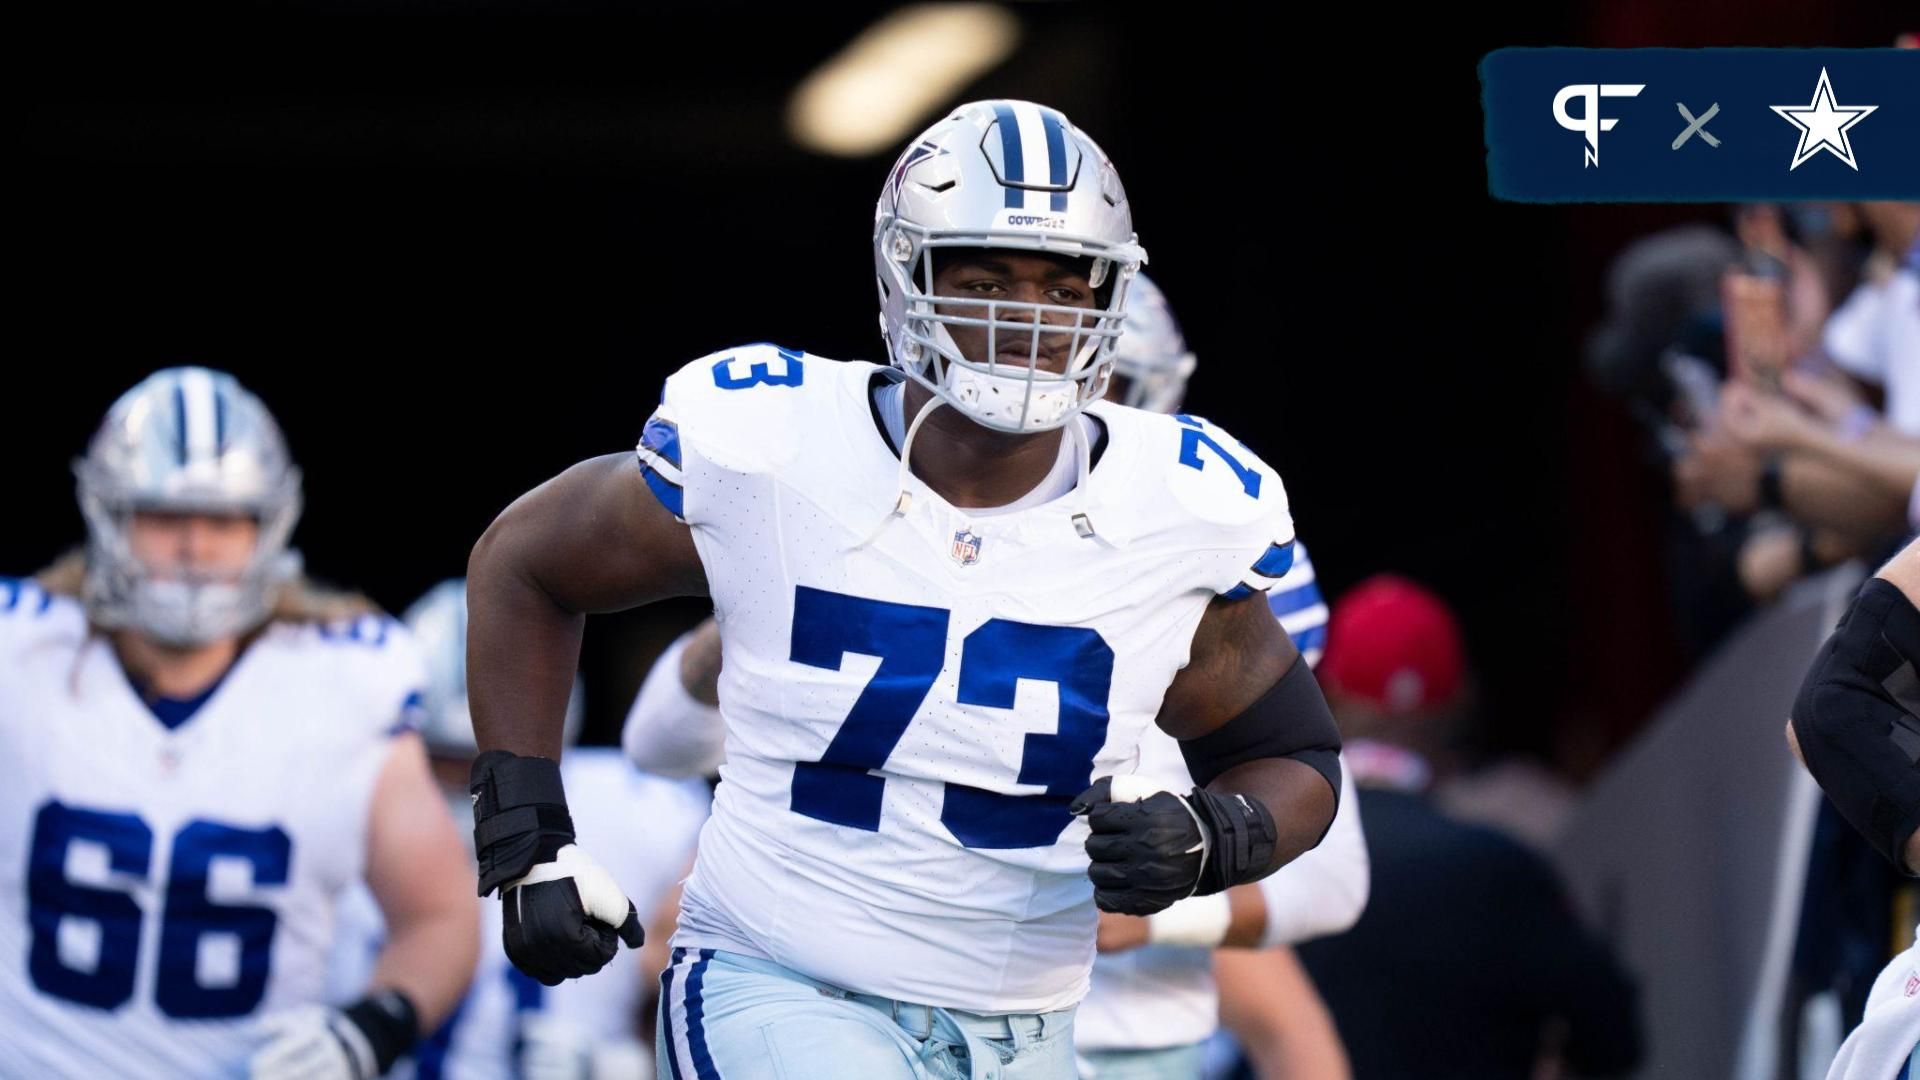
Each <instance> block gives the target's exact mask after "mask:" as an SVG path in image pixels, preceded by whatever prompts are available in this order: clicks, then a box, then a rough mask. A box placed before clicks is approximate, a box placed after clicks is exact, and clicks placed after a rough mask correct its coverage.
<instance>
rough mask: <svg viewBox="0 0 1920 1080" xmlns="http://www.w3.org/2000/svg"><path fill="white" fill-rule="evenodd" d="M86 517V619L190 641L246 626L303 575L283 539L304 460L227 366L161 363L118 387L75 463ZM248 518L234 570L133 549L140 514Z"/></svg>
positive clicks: (296, 509) (182, 643) (160, 638)
mask: <svg viewBox="0 0 1920 1080" xmlns="http://www.w3.org/2000/svg"><path fill="white" fill-rule="evenodd" d="M74 474H75V476H76V478H77V479H78V481H79V491H78V494H79V502H80V512H81V515H82V517H83V518H84V519H85V520H86V524H87V558H86V563H87V572H86V579H85V581H84V583H83V586H82V598H83V599H84V600H85V602H86V605H87V613H88V616H89V618H91V619H92V620H93V622H94V623H95V624H96V625H98V626H101V627H103V628H107V629H123V628H124V629H130V630H135V631H138V632H139V633H141V634H144V635H146V636H147V637H149V638H152V639H153V640H155V641H157V642H161V643H164V644H167V645H171V646H175V647H182V648H190V647H194V646H199V645H204V644H207V643H209V642H212V641H215V640H218V639H220V638H224V637H231V636H234V635H238V634H243V633H246V632H248V631H251V630H253V629H255V628H257V627H258V626H260V625H261V624H262V623H264V622H266V621H267V619H268V618H269V617H270V615H271V613H272V610H273V606H274V604H275V603H276V602H277V601H278V599H279V596H280V591H281V588H282V587H283V586H284V585H285V584H287V583H288V582H290V581H292V580H293V579H295V578H296V577H298V576H299V573H300V565H301V564H300V557H299V555H298V553H296V552H293V551H290V550H289V549H288V547H287V544H288V541H289V540H290V539H291V537H292V534H293V529H294V525H295V524H296V523H297V522H298V521H299V518H300V509H301V489H300V470H299V469H298V468H297V467H295V466H294V465H293V463H292V462H291V460H290V459H289V458H288V456H287V451H286V444H285V441H284V440H283V439H282V437H281V434H280V429H279V426H278V425H277V424H276V423H275V422H274V420H273V417H272V415H271V414H270V413H268V412H267V410H266V407H265V406H264V405H262V404H261V403H260V401H259V399H258V398H255V397H254V396H253V395H252V394H250V393H248V392H247V391H246V390H245V389H244V388H242V387H241V386H240V384H239V383H238V382H237V381H235V380H234V379H233V377H232V376H230V375H226V374H224V373H221V372H215V371H209V370H207V369H205V368H168V369H166V370H163V371H159V372H156V373H154V374H153V375H151V376H149V377H148V378H146V379H145V380H143V381H142V382H141V383H140V384H139V385H138V386H135V387H134V388H133V389H132V390H129V391H127V393H125V394H123V395H122V396H121V398H120V400H119V401H117V402H115V403H114V406H113V408H112V409H110V410H109V411H108V413H107V417H106V419H105V421H103V422H102V424H101V425H100V429H99V430H98V431H97V432H96V433H95V435H94V438H93V440H92V442H91V443H90V444H89V446H88V450H87V454H86V456H85V457H83V458H81V459H80V460H79V461H77V462H75V463H74ZM143 511H145V512H158V513H167V514H187V515H192V514H206V515H217V516H229V517H247V518H251V519H252V520H253V522H254V523H255V526H256V531H255V534H254V546H253V550H252V552H251V554H250V555H249V556H248V558H247V559H246V561H245V562H244V563H243V564H242V565H240V566H239V567H238V568H237V569H233V568H221V570H220V571H219V572H213V571H205V570H201V569H200V568H197V567H192V566H149V565H148V564H147V562H146V561H145V560H144V559H142V558H141V557H140V556H139V555H138V554H137V553H136V551H135V545H134V542H133V530H134V516H135V515H136V514H138V513H141V512H143Z"/></svg>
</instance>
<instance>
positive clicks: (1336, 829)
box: [621, 274, 1367, 1080]
mask: <svg viewBox="0 0 1920 1080" xmlns="http://www.w3.org/2000/svg"><path fill="white" fill-rule="evenodd" d="M1195 366H1196V360H1195V357H1194V355H1193V353H1191V352H1189V351H1188V350H1187V347H1186V341H1185V339H1184V338H1183V336H1182V335H1181V333H1180V328H1179V323H1178V321H1177V320H1176V319H1175V318H1174V315H1173V311H1172V309H1171V308H1170V307H1169V306H1168V304H1167V300H1166V296H1165V295H1164V294H1163V293H1162V292H1161V291H1160V289H1159V288H1158V287H1157V286H1156V285H1154V284H1153V282H1152V281H1151V280H1150V279H1149V278H1148V277H1147V275H1145V274H1141V275H1139V276H1138V277H1136V278H1135V279H1134V283H1133V288H1132V289H1131V290H1130V291H1129V293H1128V296H1127V312H1126V321H1125V322H1124V324H1123V330H1122V332H1121V336H1120V339H1119V341H1118V342H1117V343H1115V345H1114V376H1113V381H1112V384H1111V386H1110V387H1109V389H1108V392H1107V397H1108V398H1109V399H1110V400H1113V401H1119V402H1122V403H1124V404H1126V405H1130V406H1134V407H1137V408H1144V409H1148V410H1151V411H1153V412H1160V413H1173V412H1176V411H1178V410H1179V408H1180V403H1181V401H1182V400H1183V399H1184V398H1185V397H1186V389H1187V381H1188V379H1189V378H1191V376H1192V375H1193V372H1194V368H1195ZM1294 552H1295V554H1294V561H1293V565H1292V567H1290V568H1289V569H1288V570H1287V572H1286V574H1285V575H1284V576H1282V577H1281V579H1280V580H1279V582H1278V583H1277V584H1275V585H1274V587H1273V591H1272V592H1271V593H1270V594H1268V605H1269V607H1271V608H1272V610H1273V611H1274V613H1275V615H1276V616H1277V617H1278V618H1279V619H1280V621H1281V624H1282V626H1283V627H1284V628H1285V629H1286V631H1287V633H1288V635H1289V636H1290V637H1291V638H1292V639H1293V642H1294V644H1295V645H1296V646H1297V647H1298V648H1299V649H1300V652H1301V655H1302V656H1304V657H1305V658H1306V661H1307V663H1309V664H1312V663H1315V662H1317V661H1318V660H1319V656H1320V651H1321V648H1322V646H1323V645H1324V644H1325V639H1326V624H1327V608H1326V604H1325V603H1324V602H1322V599H1321V596H1320V590H1319V586H1318V585H1317V584H1316V583H1315V580H1314V573H1313V563H1312V562H1311V561H1310V560H1309V559H1308V558H1307V553H1306V548H1305V546H1304V545H1303V544H1301V543H1300V542H1299V541H1298V540H1296V541H1295V545H1294ZM720 663H721V653H720V632H719V627H718V625H717V624H716V623H715V622H714V620H713V619H711V618H709V619H707V620H705V621H703V622H702V623H701V624H700V625H699V626H697V627H695V628H694V629H693V630H690V631H688V632H687V633H686V634H683V635H682V636H681V637H680V638H679V639H677V640H676V641H675V642H674V643H673V644H672V645H671V646H669V647H668V649H667V650H666V651H665V652H664V653H663V654H662V655H661V657H660V659H659V660H658V661H656V662H655V663H654V666H653V669H652V670H651V671H650V672H648V674H647V678H646V681H645V682H644V683H642V685H641V690H640V694H639V696H638V697H636V698H635V699H634V705H633V708H632V710H631V712H630V713H629V714H628V716H627V722H626V726H625V728H624V730H623V731H622V734H621V742H622V744H623V746H624V747H625V748H626V751H627V754H628V755H629V757H631V758H632V759H633V761H634V762H635V763H636V764H638V765H639V766H640V767H641V768H642V769H647V770H649V771H656V772H661V773H664V774H668V775H680V776H694V775H714V774H716V773H717V772H718V771H719V768H720V764H721V762H722V761H723V760H724V759H725V752H726V748H725V739H726V723H725V721H724V720H723V719H722V717H721V715H720V709H719V707H718V704H719V678H720ZM1139 772H1140V773H1141V774H1143V775H1145V776H1147V777H1148V778H1150V779H1152V780H1154V781H1155V782H1156V783H1159V784H1161V785H1162V786H1165V787H1168V788H1171V789H1174V790H1179V789H1181V788H1184V787H1189V786H1191V785H1192V782H1193V781H1192V779H1191V777H1190V776H1189V775H1188V773H1187V767H1186V764H1185V763H1184V762H1183V761H1182V760H1181V757H1180V752H1179V743H1178V742H1177V741H1176V740H1174V739H1173V738H1171V737H1169V736H1166V735H1164V734H1162V733H1160V732H1157V731H1151V732H1148V733H1147V734H1146V736H1145V737H1144V738H1143V739H1142V740H1141V761H1140V765H1139ZM1366 859H1367V853H1366V845H1365V842H1364V840H1363V838H1362V836H1361V832H1360V820H1359V812H1358V810H1357V809H1356V805H1355V802H1354V800H1351V799H1348V800H1342V802H1341V805H1340V808H1339V810H1338V811H1337V812H1336V814H1335V817H1334V823H1333V827H1332V829H1331V830H1330V831H1329V832H1328V834H1327V837H1326V839H1325V840H1323V841H1322V842H1321V844H1320V846H1319V847H1317V848H1315V849H1314V850H1312V851H1311V852H1308V853H1307V854H1306V855H1303V856H1301V857H1300V858H1299V859H1297V860H1295V861H1294V862H1293V863H1291V864H1289V865H1288V866H1287V867H1285V868H1284V869H1282V870H1281V871H1280V872H1279V873H1276V874H1274V875H1272V876H1270V877H1268V878H1266V879H1265V880H1263V881H1261V882H1259V883H1257V884H1254V885H1242V886H1237V887H1235V888H1233V889H1230V890H1228V891H1227V892H1226V893H1220V894H1215V895H1213V896H1208V897H1195V898H1193V899H1189V900H1183V901H1181V902H1179V903H1177V904H1175V905H1173V906H1172V907H1170V908H1168V909H1167V910H1165V911H1162V912H1160V913H1158V914H1155V915H1152V916H1149V917H1147V918H1144V919H1143V918H1139V917H1136V916H1132V915H1119V914H1113V913H1110V912H1102V913H1101V915H1100V929H1099V938H1098V945H1099V949H1100V952H1101V954H1102V955H1101V956H1100V957H1099V958H1098V959H1097V960H1096V961H1095V963H1094V968H1093V983H1092V987H1091V989H1090V990H1089V991H1088V994H1087V997H1086V998H1085V999H1084V1000H1083V1001H1082V1002H1081V1004H1080V1011H1079V1014H1078V1015H1077V1016H1076V1018H1075V1023H1074V1041H1075V1044H1076V1046H1077V1047H1078V1048H1079V1050H1080V1052H1081V1057H1082V1061H1081V1075H1082V1076H1083V1077H1086V1078H1089V1080H1092V1078H1096V1077H1097V1078H1102V1080H1105V1078H1122V1080H1125V1078H1135V1077H1142V1078H1160V1077H1165V1078H1176V1077H1185V1078H1191V1077H1195V1076H1198V1075H1199V1074H1200V1068H1201V1057H1202V1052H1203V1049H1204V1047H1203V1044H1204V1042H1205V1040H1206V1039H1207V1037H1208V1036H1209V1035H1211V1034H1212V1033H1213V1031H1214V1030H1215V1027H1216V1023H1217V1020H1218V1017H1219V1016H1220V1015H1221V1014H1222V1013H1223V1012H1225V1013H1226V1014H1227V1015H1229V1016H1232V1017H1234V1018H1235V1019H1236V1020H1237V1021H1238V1022H1239V1029H1238V1030H1237V1031H1236V1034H1239V1035H1241V1036H1242V1042H1243V1043H1244V1044H1246V1045H1247V1046H1248V1049H1249V1051H1250V1052H1252V1053H1253V1054H1254V1055H1255V1057H1256V1060H1258V1061H1259V1063H1260V1064H1261V1065H1262V1066H1263V1067H1265V1069H1266V1071H1267V1073H1268V1074H1270V1075H1276V1076H1285V1075H1302V1076H1304V1075H1313V1074H1311V1073H1307V1072H1305V1071H1302V1070H1303V1069H1304V1068H1305V1066H1301V1065H1298V1062H1300V1061H1301V1060H1302V1059H1305V1060H1308V1061H1312V1062H1314V1063H1315V1064H1316V1065H1319V1064H1320V1063H1324V1062H1325V1061H1327V1060H1328V1059H1329V1056H1331V1058H1332V1059H1333V1060H1336V1061H1339V1060H1342V1055H1341V1053H1340V1048H1339V1044H1338V1041H1337V1038H1335V1037H1334V1036H1333V1031H1332V1027H1331V1025H1325V1026H1323V1027H1321V1028H1308V1029H1306V1030H1302V1029H1301V1027H1300V1023H1301V1021H1303V1020H1310V1019H1311V1018H1312V1017H1313V1016H1314V1015H1315V1012H1314V1010H1315V1009H1316V1008H1317V1009H1319V1013H1320V1015H1322V1016H1324V1012H1325V1010H1324V1008H1323V1007H1320V1006H1319V1005H1318V1002H1317V1000H1316V999H1315V997H1314V994H1313V988H1312V985H1311V984H1310V983H1309V982H1307V981H1306V979H1305V978H1304V977H1292V978H1290V977H1289V975H1290V973H1296V972H1297V965H1295V962H1294V961H1293V960H1292V958H1291V957H1288V956H1283V955H1277V954H1273V953H1247V954H1246V955H1244V956H1236V957H1235V958H1234V959H1232V960H1225V961H1223V962H1225V963H1227V964H1229V965H1231V967H1232V969H1233V970H1232V974H1231V975H1230V977H1229V985H1230V986H1232V987H1234V988H1236V989H1241V990H1244V991H1245V994H1244V996H1243V998H1242V999H1241V1000H1238V1001H1235V1002H1232V1003H1230V1004H1227V1005H1225V1006H1221V1005H1220V1004H1219V1003H1217V1002H1216V999H1215V992H1214V979H1213V971H1212V966H1213V961H1212V958H1211V957H1210V956H1209V954H1208V949H1209V948H1211V947H1213V946H1220V945H1225V946H1231V947H1235V948H1236V949H1248V948H1255V947H1257V948H1260V949H1268V948H1272V947H1275V946H1281V945H1285V944H1287V943H1290V942H1293V941H1299V940H1304V939H1306V938H1310V937H1317V936H1319V935H1322V934H1331V933H1338V932H1339V931H1341V930H1344V929H1346V928H1347V927H1349V926H1351V925H1353V922H1354V920H1355V919H1357V918H1359V917H1360V910H1361V908H1362V907H1363V906H1364V905H1365V903H1366V892H1367V861H1366ZM1290 966H1292V967H1291V972H1290V970H1289V968H1290ZM1303 996H1304V998H1305V1000H1304V1001H1302V1000H1301V998H1302V997H1303ZM1316 1042H1317V1045H1316ZM1289 1060H1292V1061H1294V1062H1295V1063H1296V1067H1295V1068H1293V1069H1291V1070H1289V1069H1288V1061H1289Z"/></svg>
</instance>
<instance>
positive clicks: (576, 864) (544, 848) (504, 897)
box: [471, 750, 646, 986]
mask: <svg viewBox="0 0 1920 1080" xmlns="http://www.w3.org/2000/svg"><path fill="white" fill-rule="evenodd" d="M471 790H472V792H473V800H474V801H473V839H474V850H475V852H476V853H477V854H478V856H479V859H480V895H481V896H485V895H487V894H488V893H490V892H492V891H493V890H494V889H496V888H497V889H499V890H500V900H501V903H502V904H503V905H504V911H503V916H504V918H503V920H502V922H503V925H504V937H505V945H506V950H507V959H509V960H511V961H513V966H515V967H517V968H519V969H520V970H521V971H524V972H526V973H527V974H528V975H531V976H533V977H534V978H535V979H538V980H539V981H540V982H542V983H544V984H545V985H547V986H557V985H559V984H560V983H561V982H562V981H564V980H566V979H573V978H578V977H580V976H582V975H591V974H593V973H594V972H596V971H599V970H600V969H601V968H603V967H605V966H606V965H607V961H609V960H612V959H613V956H614V954H615V953H617V952H618V951H619V950H620V944H619V943H620V941H625V942H626V943H627V945H628V946H629V947H630V948H635V949H637V948H639V947H640V946H641V944H642V943H644V941H645V940H646V935H645V934H644V932H643V931H642V930H641V928H640V916H639V914H638V913H637V912H636V911H635V910H634V906H633V902H632V901H631V900H628V899H627V895H626V893H625V892H623V891H622V890H621V888H620V885H619V883H618V882H616V881H614V880H613V875H612V874H609V873H608V872H607V871H606V869H605V868H604V867H602V866H601V865H600V864H599V863H597V862H594V861H593V859H592V858H591V857H589V856H588V855H587V853H586V852H584V851H581V850H580V849H579V848H578V847H575V846H574V843H573V819H572V817H571V816H570V815H569V814H568V813H567V801H566V796H565V794H564V793H563V792H562V791H561V787H560V767H559V765H557V764H555V763H554V762H552V761H549V760H547V759H546V758H539V757H521V756H520V755H518V754H511V753H508V752H506V751H504V750H489V751H487V752H486V753H484V754H481V755H480V756H479V757H478V758H476V759H475V760H474V763H473V777H472V788H471Z"/></svg>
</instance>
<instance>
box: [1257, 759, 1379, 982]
mask: <svg viewBox="0 0 1920 1080" xmlns="http://www.w3.org/2000/svg"><path fill="white" fill-rule="evenodd" d="M1340 785H1341V788H1342V789H1343V790H1344V791H1346V792H1347V795H1346V797H1344V798H1342V799H1341V800H1340V805H1339V808H1338V809H1336V810H1335V811H1334V815H1333V824H1332V825H1331V826H1329V827H1328V829H1327V835H1326V837H1325V839H1323V840H1321V841H1320V844H1319V846H1318V847H1315V848H1313V849H1312V850H1310V851H1308V852H1307V853H1306V854H1304V855H1301V856H1300V857H1299V858H1297V859H1295V860H1293V861H1292V862H1290V863H1288V864H1287V865H1285V866H1283V867H1281V868H1280V869H1279V870H1276V871H1274V872H1273V873H1271V874H1268V875H1267V876H1266V877H1265V878H1262V879H1261V880H1260V882H1259V888H1260V892H1261V895H1262V896H1264V897H1265V898H1266V901H1267V931H1266V934H1265V935H1263V936H1262V938H1261V941H1260V944H1261V946H1262V947H1263V948H1269V949H1270V948H1274V947H1276V946H1280V945H1293V944H1297V943H1299V942H1302V941H1311V940H1312V939H1314V938H1317V937H1325V936H1327V935H1328V934H1338V933H1340V932H1342V931H1344V930H1346V929H1348V928H1349V927H1351V926H1352V925H1353V924H1354V923H1355V922H1357V921H1358V920H1359V918H1360V912H1361V911H1362V910H1364V909H1365V908H1366V906H1367V890H1368V888H1369V886H1370V883H1371V880H1372V875H1371V872H1370V870H1369V868H1368V863H1367V838H1366V834H1365V833H1364V832H1363V831H1362V829H1361V825H1360V800H1359V799H1356V798H1354V797H1353V774H1352V773H1351V772H1349V771H1348V770H1347V763H1346V759H1344V758H1342V759H1341V761H1340Z"/></svg>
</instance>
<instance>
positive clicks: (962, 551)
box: [953, 529, 980, 566]
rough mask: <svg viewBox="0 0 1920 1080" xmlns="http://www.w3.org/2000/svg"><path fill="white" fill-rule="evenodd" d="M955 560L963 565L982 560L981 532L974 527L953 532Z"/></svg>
mask: <svg viewBox="0 0 1920 1080" xmlns="http://www.w3.org/2000/svg"><path fill="white" fill-rule="evenodd" d="M953 561H954V562H957V563H959V564H960V565H961V566H972V565H973V564H974V563H977V562H979V561H980V534H979V533H976V532H974V531H973V530H972V529H961V530H960V531H959V532H957V533H954V534H953Z"/></svg>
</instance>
